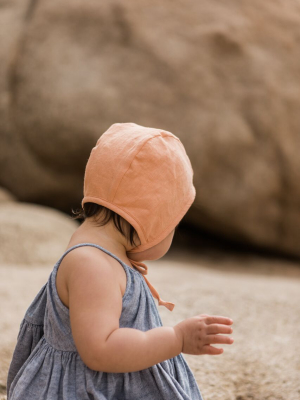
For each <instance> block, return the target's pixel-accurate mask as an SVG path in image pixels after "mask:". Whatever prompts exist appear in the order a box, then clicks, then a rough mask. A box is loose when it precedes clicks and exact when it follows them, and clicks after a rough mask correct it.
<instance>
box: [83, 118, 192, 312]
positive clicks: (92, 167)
mask: <svg viewBox="0 0 300 400" xmlns="http://www.w3.org/2000/svg"><path fill="white" fill-rule="evenodd" d="M193 175H194V171H193V168H192V165H191V162H190V159H189V157H188V156H187V153H186V151H185V148H184V146H183V144H182V142H181V141H180V139H179V138H178V137H177V136H175V135H174V134H173V133H171V132H168V131H166V130H163V129H156V128H149V127H144V126H141V125H137V124H135V123H132V122H128V123H115V124H113V125H111V126H110V127H109V128H108V129H107V131H105V132H104V133H103V134H102V135H101V137H100V138H99V139H98V141H97V143H96V145H95V147H93V148H92V150H91V153H90V157H89V159H88V162H87V164H86V168H85V175H84V190H83V192H84V197H83V200H82V202H81V205H82V206H83V204H84V203H87V202H92V203H96V204H99V205H102V206H104V207H107V208H109V209H111V210H113V211H115V212H116V213H117V214H119V215H120V216H121V217H123V218H124V219H125V220H126V221H128V222H129V223H130V224H131V225H132V226H133V227H134V228H135V230H136V232H137V234H138V236H139V239H140V242H141V244H140V245H139V246H137V247H135V248H134V249H132V250H130V252H127V257H128V259H129V261H130V262H131V264H132V265H133V267H134V268H135V269H137V270H138V271H139V272H140V273H141V274H142V275H143V276H144V278H145V281H146V283H147V285H148V286H149V289H150V291H151V293H152V295H153V296H154V297H155V298H156V299H157V300H158V304H159V305H164V306H165V307H167V308H168V309H169V310H170V311H172V310H173V308H174V306H175V304H174V303H170V302H167V301H164V300H162V299H161V298H160V296H159V294H158V292H157V291H156V289H154V287H153V286H152V285H151V283H150V282H149V281H148V279H147V278H146V276H145V275H146V274H147V270H148V268H147V266H146V265H145V264H144V263H141V262H137V261H134V260H131V259H130V257H129V255H130V253H137V252H141V251H144V250H147V249H149V248H150V247H153V246H155V245H156V244H158V243H160V242H161V241H162V240H163V239H165V238H166V237H167V236H168V235H169V234H170V233H171V232H172V231H173V229H174V228H175V227H176V225H177V224H178V223H179V222H180V220H181V219H182V218H183V216H184V215H185V214H186V212H187V211H188V209H189V208H190V206H191V204H192V203H193V202H194V199H195V196H196V190H195V187H194V185H193Z"/></svg>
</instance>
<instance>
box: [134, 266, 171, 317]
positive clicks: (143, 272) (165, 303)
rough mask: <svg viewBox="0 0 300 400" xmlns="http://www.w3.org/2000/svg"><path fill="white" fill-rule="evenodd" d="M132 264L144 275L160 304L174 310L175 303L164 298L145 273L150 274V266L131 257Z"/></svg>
mask: <svg viewBox="0 0 300 400" xmlns="http://www.w3.org/2000/svg"><path fill="white" fill-rule="evenodd" d="M128 259H129V261H130V262H131V264H132V265H133V266H134V267H135V268H136V269H137V270H138V271H139V272H140V273H141V274H142V275H143V277H144V279H145V281H146V283H147V285H148V286H149V289H150V291H151V293H152V296H153V297H155V298H156V299H157V300H158V305H160V306H165V307H166V308H167V309H168V310H170V311H172V310H173V308H174V307H175V304H174V303H170V302H169V301H165V300H162V299H161V298H160V296H159V294H158V292H157V290H156V289H155V288H154V287H153V286H152V285H151V283H150V282H149V281H148V279H147V278H146V276H145V275H147V274H148V267H147V265H146V264H144V263H142V262H139V261H133V260H131V259H130V258H128Z"/></svg>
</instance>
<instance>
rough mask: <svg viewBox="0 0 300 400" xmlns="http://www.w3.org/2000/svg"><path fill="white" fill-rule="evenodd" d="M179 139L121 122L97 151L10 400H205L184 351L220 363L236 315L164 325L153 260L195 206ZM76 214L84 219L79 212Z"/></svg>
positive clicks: (30, 313) (22, 334) (29, 319)
mask: <svg viewBox="0 0 300 400" xmlns="http://www.w3.org/2000/svg"><path fill="white" fill-rule="evenodd" d="M195 195H196V191H195V188H194V186H193V169H192V166H191V163H190V160H189V158H188V156H187V154H186V151H185V149H184V146H183V144H182V143H181V141H180V140H179V138H178V137H176V136H175V135H173V134H172V133H171V132H168V131H165V130H162V129H154V128H148V127H143V126H140V125H137V124H134V123H116V124H113V125H112V126H111V127H110V128H109V129H108V130H107V131H106V132H105V133H103V134H102V136H101V137H100V138H99V140H98V141H97V143H96V145H95V147H94V148H93V149H92V150H91V153H90V157H89V159H88V162H87V165H86V169H85V175H84V197H83V200H82V203H81V210H79V212H77V216H76V217H75V218H83V219H84V221H83V223H82V224H81V225H80V226H79V227H78V229H77V230H76V231H75V232H74V234H73V235H72V237H71V239H70V242H69V244H68V246H67V249H66V251H65V253H64V254H63V255H62V256H61V258H60V259H59V260H58V261H57V263H56V264H55V266H54V268H53V270H52V272H51V274H50V276H49V279H48V281H47V282H46V283H45V285H44V286H43V287H42V288H41V289H40V291H39V293H38V294H37V295H36V297H35V298H34V300H33V302H32V303H31V305H30V306H29V308H28V309H27V311H26V313H25V316H24V318H23V320H22V322H21V324H20V329H19V334H18V338H17V344H16V347H15V350H14V354H13V358H12V361H11V364H10V367H9V372H8V380H7V395H8V400H77V399H78V400H89V399H93V400H142V399H143V400H202V396H201V393H200V390H199V388H198V386H197V383H196V381H195V377H194V375H193V373H192V371H191V370H190V368H189V366H188V364H187V363H186V361H185V359H184V357H183V355H182V353H185V354H193V355H200V354H210V355H217V354H222V352H223V349H221V348H216V347H215V346H213V344H216V343H221V344H231V343H232V342H233V339H232V338H230V337H229V336H226V335H219V334H230V333H232V328H231V324H232V323H233V321H232V320H231V319H230V318H227V317H222V316H215V315H207V314H199V315H196V316H193V317H191V318H187V319H185V320H183V321H181V322H179V323H178V324H177V325H175V326H173V327H171V326H163V324H162V321H161V318H160V315H159V313H158V309H157V306H156V304H155V301H154V298H155V299H157V300H158V304H159V305H163V306H165V307H167V308H168V309H169V310H170V311H172V310H173V308H174V306H175V304H174V303H171V302H168V301H165V300H162V299H161V298H160V296H159V294H158V292H157V291H156V290H155V288H154V287H153V286H152V285H151V283H150V282H149V281H148V279H147V278H146V275H147V266H146V265H145V264H144V263H143V261H145V260H157V259H159V258H161V257H162V256H163V255H164V254H166V253H167V251H168V250H169V248H170V246H171V243H172V239H173V236H174V232H175V229H176V227H177V226H178V224H179V222H180V221H181V219H182V218H183V217H184V215H185V214H186V212H187V211H188V209H189V208H190V206H191V204H192V203H193V201H194V199H195ZM74 214H76V213H74Z"/></svg>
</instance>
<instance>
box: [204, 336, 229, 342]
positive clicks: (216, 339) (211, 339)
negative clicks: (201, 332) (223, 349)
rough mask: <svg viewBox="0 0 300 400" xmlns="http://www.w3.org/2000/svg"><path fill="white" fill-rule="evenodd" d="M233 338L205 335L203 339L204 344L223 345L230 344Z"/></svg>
mask: <svg viewBox="0 0 300 400" xmlns="http://www.w3.org/2000/svg"><path fill="white" fill-rule="evenodd" d="M233 341H234V340H233V338H232V337H229V336H223V335H207V336H206V338H205V343H207V344H216V343H223V344H232V343H233Z"/></svg>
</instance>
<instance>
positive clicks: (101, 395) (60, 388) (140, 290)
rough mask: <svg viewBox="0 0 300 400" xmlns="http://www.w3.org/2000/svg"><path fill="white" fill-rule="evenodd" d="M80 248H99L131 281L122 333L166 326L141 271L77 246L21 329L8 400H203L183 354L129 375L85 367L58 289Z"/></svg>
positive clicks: (42, 291)
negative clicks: (60, 275) (61, 275)
mask: <svg viewBox="0 0 300 400" xmlns="http://www.w3.org/2000/svg"><path fill="white" fill-rule="evenodd" d="M79 246H93V247H97V248H98V249H100V250H102V251H104V252H105V253H107V254H109V255H111V256H112V257H113V258H115V259H116V260H118V261H119V262H120V263H121V265H122V266H123V268H124V270H125V273H126V277H127V282H126V290H125V293H124V296H123V302H122V313H121V317H120V320H119V324H120V328H125V327H127V328H135V329H139V330H142V331H147V330H149V329H152V328H156V327H159V326H163V324H162V321H161V318H160V315H159V313H158V309H157V306H156V304H155V302H154V299H153V296H152V294H151V292H150V289H149V287H148V285H147V284H146V282H145V279H144V278H143V276H142V275H141V274H140V272H138V271H136V270H134V269H133V268H131V267H129V266H128V265H126V264H125V263H124V262H123V261H122V260H120V259H119V258H118V257H117V256H115V255H114V254H112V253H110V252H109V251H108V250H105V249H104V248H103V247H101V246H98V245H96V244H93V243H81V244H77V245H75V246H73V247H71V248H70V249H68V250H67V251H66V252H65V253H64V254H63V255H62V257H61V258H60V259H59V260H58V262H57V263H56V264H55V266H54V268H53V270H52V272H51V274H50V276H49V278H48V281H47V283H46V284H45V285H44V286H43V287H42V288H41V289H40V291H39V292H38V294H37V295H36V297H35V298H34V300H33V302H32V303H31V305H30V306H29V308H28V309H27V311H26V313H25V316H24V318H23V320H22V322H21V324H20V330H19V334H18V337H17V344H16V347H15V350H14V353H13V357H12V361H11V364H10V367H9V371H8V379H7V396H8V397H7V400H91V399H93V400H142V399H143V400H203V399H202V396H201V394H200V391H199V388H198V385H197V383H196V381H195V377H194V375H193V373H192V371H191V370H190V368H189V366H188V365H187V363H186V361H185V359H184V358H183V356H182V354H179V355H178V356H176V357H174V358H171V359H168V360H165V361H163V362H161V363H158V364H155V365H153V366H151V367H150V368H146V369H143V370H140V371H135V372H127V373H107V372H101V371H94V370H92V369H90V368H88V367H87V366H86V365H85V364H84V363H83V361H82V359H81V357H80V355H79V353H78V352H77V350H76V346H75V343H74V340H73V337H72V332H71V326H70V318H69V309H68V308H67V307H66V306H65V305H64V304H63V303H62V301H61V300H60V298H59V296H58V293H57V289H56V284H55V279H56V273H57V270H58V267H59V265H60V263H61V261H62V259H63V258H64V256H65V255H66V254H68V253H69V251H71V250H73V249H75V248H77V247H79Z"/></svg>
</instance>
